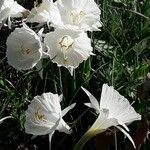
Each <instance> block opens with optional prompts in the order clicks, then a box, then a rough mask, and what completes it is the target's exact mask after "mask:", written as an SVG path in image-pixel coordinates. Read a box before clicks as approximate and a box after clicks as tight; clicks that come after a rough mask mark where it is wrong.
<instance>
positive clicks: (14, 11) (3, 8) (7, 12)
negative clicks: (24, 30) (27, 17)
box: [0, 0, 26, 22]
mask: <svg viewBox="0 0 150 150" xmlns="http://www.w3.org/2000/svg"><path fill="white" fill-rule="evenodd" d="M25 11H26V9H25V8H23V7H22V6H21V5H19V4H18V3H17V2H16V1H14V0H1V1H0V22H2V21H3V20H4V19H7V18H8V17H22V16H23V14H22V13H23V12H25Z"/></svg>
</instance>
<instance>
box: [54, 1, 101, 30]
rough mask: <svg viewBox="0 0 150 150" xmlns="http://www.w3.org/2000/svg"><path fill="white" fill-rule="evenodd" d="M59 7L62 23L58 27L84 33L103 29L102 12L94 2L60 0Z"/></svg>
mask: <svg viewBox="0 0 150 150" xmlns="http://www.w3.org/2000/svg"><path fill="white" fill-rule="evenodd" d="M57 6H58V8H59V13H60V15H61V20H62V21H61V22H60V24H56V26H66V27H69V28H71V29H77V30H84V31H94V30H99V29H98V28H99V27H101V22H100V14H101V11H100V9H99V8H98V5H97V4H96V3H95V2H94V0H58V1H57ZM58 23H59V22H58Z"/></svg>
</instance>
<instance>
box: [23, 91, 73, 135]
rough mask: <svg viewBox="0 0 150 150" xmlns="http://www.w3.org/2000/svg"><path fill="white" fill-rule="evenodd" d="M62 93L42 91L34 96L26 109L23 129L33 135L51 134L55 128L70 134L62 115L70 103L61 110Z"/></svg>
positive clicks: (69, 107)
mask: <svg viewBox="0 0 150 150" xmlns="http://www.w3.org/2000/svg"><path fill="white" fill-rule="evenodd" d="M61 100H62V95H60V96H58V95H57V94H53V93H43V94H42V95H41V96H35V97H34V99H33V100H32V101H31V104H30V105H29V107H28V109H27V111H26V122H25V131H26V133H29V134H33V135H45V134H49V135H50V134H53V133H54V131H55V130H58V131H60V132H65V133H67V134H70V127H69V126H68V125H67V124H66V123H65V121H64V120H63V119H62V117H63V116H64V115H65V114H66V113H67V112H68V111H69V110H70V109H72V108H73V107H74V106H75V104H72V105H70V106H68V107H67V108H65V109H64V110H61V106H60V102H61Z"/></svg>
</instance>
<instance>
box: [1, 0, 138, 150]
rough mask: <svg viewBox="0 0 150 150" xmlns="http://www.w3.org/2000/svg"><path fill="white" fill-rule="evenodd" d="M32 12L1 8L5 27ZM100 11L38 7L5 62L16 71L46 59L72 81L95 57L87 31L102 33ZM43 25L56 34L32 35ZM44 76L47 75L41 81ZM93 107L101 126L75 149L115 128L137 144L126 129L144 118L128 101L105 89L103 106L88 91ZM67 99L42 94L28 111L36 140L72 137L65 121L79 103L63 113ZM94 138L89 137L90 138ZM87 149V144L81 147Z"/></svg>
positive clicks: (83, 1) (72, 5)
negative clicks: (60, 134) (35, 26)
mask: <svg viewBox="0 0 150 150" xmlns="http://www.w3.org/2000/svg"><path fill="white" fill-rule="evenodd" d="M25 11H27V10H26V9H25V8H23V7H22V6H20V5H19V4H18V3H17V2H15V1H14V0H2V1H1V2H0V22H1V23H2V22H4V21H5V20H6V19H7V18H8V20H9V22H10V17H22V16H23V12H25ZM100 14H101V11H100V9H99V7H98V5H97V4H96V3H95V1H94V0H80V1H79V0H57V1H56V2H53V1H52V0H43V1H42V3H41V4H40V5H38V6H35V7H34V8H33V9H32V10H31V11H30V13H29V15H28V16H27V18H26V19H24V20H23V22H22V27H21V28H15V30H14V31H13V32H12V33H11V34H10V35H9V37H8V39H7V42H6V44H7V51H6V56H7V60H8V64H9V65H11V66H12V67H14V68H16V69H17V70H19V71H21V70H28V69H32V68H33V67H37V68H38V64H39V63H40V61H41V60H42V59H43V58H45V57H46V58H49V59H50V60H51V61H52V62H53V63H56V64H57V66H58V67H60V66H63V67H65V68H67V69H68V70H69V71H70V73H71V75H73V71H74V69H76V68H77V67H78V66H79V65H80V64H81V63H82V62H83V61H86V60H87V59H88V58H89V57H90V56H91V55H94V54H93V47H92V46H91V39H90V38H89V37H88V35H87V31H89V32H92V31H100V27H101V26H102V23H101V21H100ZM28 23H29V24H32V23H39V25H38V27H39V28H40V27H43V24H47V27H48V28H50V27H52V28H53V31H49V30H48V31H45V32H46V33H45V32H44V33H43V31H44V28H41V29H39V28H38V30H36V31H33V29H32V28H29V26H27V24H28ZM41 76H42V75H41ZM83 90H84V91H85V93H86V94H87V95H88V97H89V99H90V101H91V103H86V104H85V105H86V106H88V107H91V108H94V109H95V110H96V113H97V115H98V117H97V120H96V121H95V123H94V124H93V125H92V126H91V128H90V129H89V130H88V131H87V133H85V135H84V136H83V138H81V140H80V141H79V143H78V144H77V145H76V147H75V150H80V149H81V148H82V147H83V145H84V144H85V143H83V142H82V141H87V140H85V139H84V138H86V136H87V135H88V137H89V138H86V139H88V140H89V139H90V138H91V137H93V136H95V135H96V134H99V133H101V132H104V131H105V130H107V129H108V128H109V127H111V126H115V127H116V128H118V129H119V130H121V131H122V132H123V133H124V134H125V135H126V136H127V137H128V138H129V139H130V141H131V142H132V143H133V145H134V142H133V140H132V138H131V137H130V135H129V134H128V131H129V128H128V127H127V124H129V123H131V122H132V121H134V120H140V119H141V116H140V115H139V114H138V113H136V112H135V110H134V108H133V107H132V106H131V105H130V104H129V102H128V100H127V99H126V98H125V97H123V96H121V95H120V94H119V93H118V92H117V91H116V90H115V89H114V88H113V87H112V86H108V85H107V84H104V85H103V87H102V94H101V100H100V104H99V102H98V101H97V100H96V98H95V97H94V96H93V95H92V94H91V93H90V92H88V91H87V90H86V89H84V88H83ZM62 99H63V96H62V95H58V94H53V93H50V92H49V93H43V94H42V95H41V96H35V97H34V98H33V100H32V101H31V104H30V105H29V107H28V109H27V111H26V114H25V115H26V121H25V131H26V133H29V134H33V135H45V134H49V135H50V137H51V136H52V135H53V134H54V132H55V130H58V131H60V132H65V133H67V134H70V133H71V130H70V127H69V126H68V125H67V123H66V122H65V121H64V120H63V116H64V115H65V114H66V113H67V112H68V111H69V110H71V109H73V108H74V106H75V103H74V104H72V105H70V106H68V107H67V108H65V109H63V110H61V105H60V103H61V101H62ZM89 135H90V136H89ZM81 143H82V144H81Z"/></svg>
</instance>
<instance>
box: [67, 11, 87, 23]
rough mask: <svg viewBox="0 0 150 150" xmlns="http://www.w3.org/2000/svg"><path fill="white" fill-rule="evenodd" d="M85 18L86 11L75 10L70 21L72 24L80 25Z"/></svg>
mask: <svg viewBox="0 0 150 150" xmlns="http://www.w3.org/2000/svg"><path fill="white" fill-rule="evenodd" d="M84 16H85V12H84V11H79V10H73V11H71V12H70V14H69V21H70V23H71V24H74V25H78V24H79V23H80V22H81V21H82V19H83V17H84Z"/></svg>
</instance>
